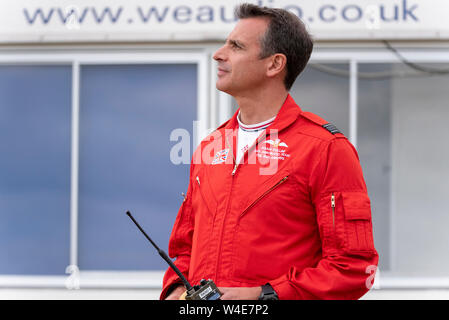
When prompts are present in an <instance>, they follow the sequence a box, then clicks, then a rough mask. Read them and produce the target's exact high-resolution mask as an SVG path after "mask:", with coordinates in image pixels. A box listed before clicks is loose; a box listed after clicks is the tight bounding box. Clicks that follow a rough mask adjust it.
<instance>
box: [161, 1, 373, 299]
mask: <svg viewBox="0 0 449 320" xmlns="http://www.w3.org/2000/svg"><path fill="white" fill-rule="evenodd" d="M236 13H237V16H238V18H239V19H240V20H239V22H238V23H237V25H236V26H235V28H234V30H233V31H232V32H231V33H230V35H229V37H228V38H227V40H226V42H225V44H224V46H223V47H221V48H220V49H219V50H218V51H217V52H216V53H215V55H214V59H215V60H216V61H217V62H218V80H217V83H216V86H217V88H218V89H219V90H221V91H224V92H227V93H228V94H230V95H232V96H233V97H234V98H235V99H236V101H237V103H238V105H239V107H240V108H239V110H238V111H237V112H236V114H235V115H234V116H233V117H232V118H231V119H230V120H229V121H228V122H226V123H225V124H223V125H222V126H220V127H219V128H218V129H217V130H216V131H215V132H214V133H213V134H212V135H210V136H209V137H208V138H206V139H205V140H203V142H202V143H201V144H200V146H199V147H198V149H197V150H196V151H195V154H194V157H193V161H192V165H191V169H190V183H189V188H188V191H187V195H186V197H185V200H184V202H183V204H182V206H181V208H180V210H179V213H178V216H177V219H176V222H175V225H174V228H173V231H172V235H171V238H170V243H169V254H170V256H171V257H173V258H174V257H176V261H175V264H176V265H177V266H178V267H179V268H180V270H181V271H182V272H183V273H184V274H185V275H186V276H187V277H188V279H189V280H190V281H191V282H192V283H199V281H200V279H203V278H204V279H209V278H210V279H212V280H214V282H215V283H216V284H217V286H218V287H219V289H220V291H221V292H222V293H223V296H222V299H223V300H225V299H245V300H247V299H357V298H359V297H361V296H362V295H363V294H365V293H366V292H367V291H368V289H369V287H370V285H371V283H370V281H368V279H370V276H371V278H372V274H371V273H370V271H369V270H372V268H373V267H375V266H376V265H377V261H378V255H377V252H376V250H375V248H374V245H373V234H372V224H371V212H370V201H369V198H368V196H367V190H366V185H365V182H364V180H363V175H362V171H361V167H360V164H359V160H358V156H357V153H356V151H355V149H354V148H353V147H352V145H351V144H350V143H349V142H348V140H347V139H346V138H345V137H344V136H343V135H342V134H341V133H340V132H339V131H338V129H337V128H335V127H334V126H333V125H331V124H328V123H327V122H326V121H324V120H322V119H321V118H319V117H318V116H315V115H313V114H311V113H307V112H303V111H302V110H301V108H300V107H299V106H297V105H296V103H295V102H294V101H293V99H292V98H291V97H290V95H289V94H288V90H289V89H290V88H291V86H292V84H293V82H294V81H295V79H296V77H297V76H298V75H299V74H300V73H301V72H302V70H303V69H304V68H305V66H306V64H307V62H308V60H309V57H310V54H311V51H312V47H313V43H312V41H311V39H310V36H309V35H308V33H307V31H306V29H305V27H304V25H303V24H302V22H301V21H300V20H299V19H298V18H297V17H296V16H294V15H293V14H290V13H288V12H287V11H284V10H281V9H272V8H265V7H264V8H261V7H258V6H255V5H250V4H244V5H241V6H240V7H239V8H238V9H237V11H236ZM211 152H212V153H211ZM209 155H212V157H210V156H209ZM184 291H185V288H184V287H183V286H182V284H181V282H180V280H179V279H178V277H177V276H176V274H175V273H174V272H173V271H171V270H170V269H169V270H167V272H166V274H165V276H164V281H163V290H162V293H161V299H178V298H179V297H180V296H181V294H182V293H183V292H184Z"/></svg>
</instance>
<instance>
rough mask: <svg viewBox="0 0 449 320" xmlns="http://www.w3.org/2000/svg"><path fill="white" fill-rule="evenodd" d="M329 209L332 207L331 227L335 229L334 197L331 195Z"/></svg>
mask: <svg viewBox="0 0 449 320" xmlns="http://www.w3.org/2000/svg"><path fill="white" fill-rule="evenodd" d="M331 207H332V225H333V226H334V229H335V196H334V194H333V193H332V195H331Z"/></svg>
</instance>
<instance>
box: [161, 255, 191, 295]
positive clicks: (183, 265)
mask: <svg viewBox="0 0 449 320" xmlns="http://www.w3.org/2000/svg"><path fill="white" fill-rule="evenodd" d="M189 263H190V256H179V257H178V258H177V259H176V261H175V265H176V266H177V267H178V268H179V270H181V272H182V273H183V274H184V276H185V277H186V278H187V275H188V266H189ZM177 285H184V284H183V283H182V281H181V279H179V277H178V275H177V274H176V272H174V271H173V270H172V268H170V267H169V268H168V269H167V271H166V272H165V275H164V279H163V283H162V292H161V294H160V296H159V299H160V300H164V299H165V298H166V297H167V296H168V294H170V292H171V291H172V290H173V289H174V288H175V287H176V286H177Z"/></svg>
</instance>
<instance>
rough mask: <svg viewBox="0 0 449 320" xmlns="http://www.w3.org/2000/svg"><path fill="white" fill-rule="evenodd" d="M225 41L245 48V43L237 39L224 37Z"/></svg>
mask: <svg viewBox="0 0 449 320" xmlns="http://www.w3.org/2000/svg"><path fill="white" fill-rule="evenodd" d="M226 42H227V43H229V44H231V45H234V46H237V47H239V48H245V45H244V44H243V43H242V42H240V41H238V40H234V39H226Z"/></svg>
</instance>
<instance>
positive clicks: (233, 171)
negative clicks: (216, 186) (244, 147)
mask: <svg viewBox="0 0 449 320" xmlns="http://www.w3.org/2000/svg"><path fill="white" fill-rule="evenodd" d="M237 165H238V164H237V163H236V164H235V165H234V169H233V170H232V175H234V174H235V171H236V170H237Z"/></svg>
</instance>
